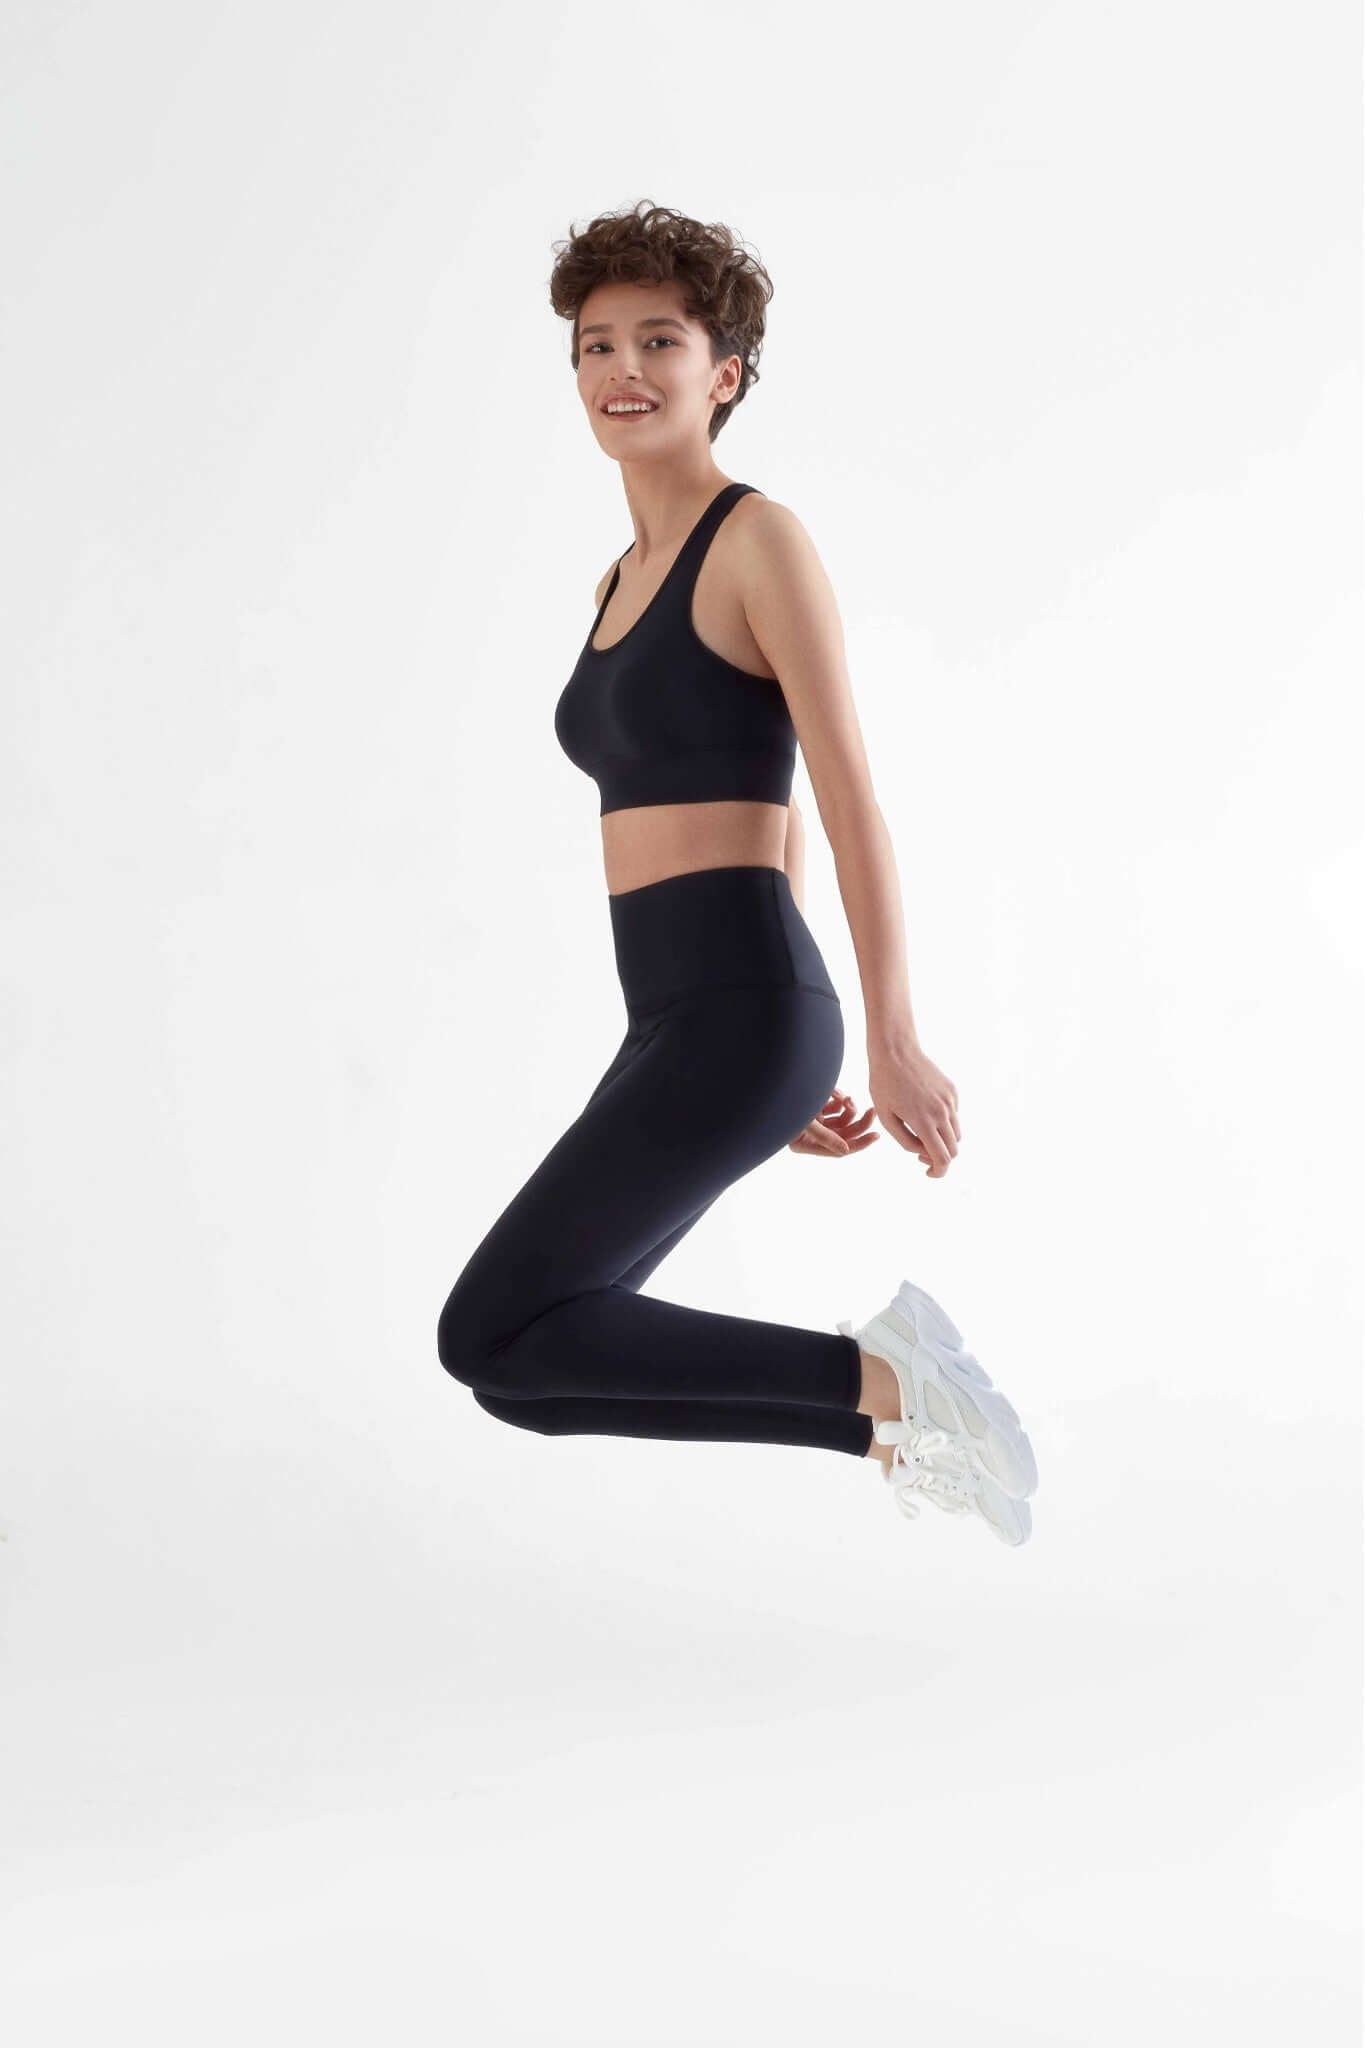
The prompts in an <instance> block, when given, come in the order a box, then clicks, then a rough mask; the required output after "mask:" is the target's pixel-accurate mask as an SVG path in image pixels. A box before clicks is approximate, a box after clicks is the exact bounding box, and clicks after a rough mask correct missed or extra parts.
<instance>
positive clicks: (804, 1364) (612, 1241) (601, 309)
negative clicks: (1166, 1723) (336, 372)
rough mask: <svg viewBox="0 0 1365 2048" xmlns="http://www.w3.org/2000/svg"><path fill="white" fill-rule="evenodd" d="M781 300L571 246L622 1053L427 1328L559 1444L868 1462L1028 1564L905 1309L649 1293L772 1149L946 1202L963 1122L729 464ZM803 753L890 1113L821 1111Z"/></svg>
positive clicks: (818, 673) (967, 1385) (822, 626)
mask: <svg viewBox="0 0 1365 2048" xmlns="http://www.w3.org/2000/svg"><path fill="white" fill-rule="evenodd" d="M771 296H772V286H771V281H770V280H769V278H768V276H767V273H766V272H765V271H764V270H763V269H762V268H761V267H760V266H759V265H758V264H757V263H756V262H755V261H754V260H753V259H752V258H751V257H750V256H749V255H748V254H747V253H746V252H745V251H744V250H743V249H742V248H741V247H740V246H739V245H738V244H737V243H736V242H735V241H734V239H733V238H732V237H731V236H730V235H729V234H728V233H727V231H726V230H725V229H723V228H720V227H714V226H703V225H701V224H700V223H699V222H697V221H693V220H690V219H687V218H686V217H685V216H683V215H681V214H678V213H675V212H673V211H671V210H669V209H667V208H662V207H655V206H653V205H651V204H649V203H648V202H641V205H640V206H639V207H638V208H636V209H634V210H632V211H628V212H625V213H623V214H621V215H604V216H601V217H599V218H598V219H596V220H594V221H592V222H591V223H590V225H589V226H588V227H587V228H586V229H584V230H583V231H582V232H581V233H579V234H575V235H572V236H571V238H570V240H569V241H568V242H567V243H563V244H560V245H558V260H557V262H556V265H555V269H554V273H553V276H552V278H551V303H552V304H553V306H554V308H555V311H556V312H558V313H559V314H561V315H562V316H563V317H565V318H567V319H570V320H572V322H573V349H572V361H573V365H574V368H575V370H576V372H577V376H578V395H579V398H580V400H581V401H582V404H583V407H584V409H585V411H586V413H587V417H588V421H589V424H590V425H591V427H592V430H593V433H594V434H595V435H596V437H597V440H598V442H599V444H600V446H601V447H602V448H603V450H604V451H605V452H606V454H608V455H609V456H610V457H611V459H612V460H613V461H615V462H617V463H619V464H620V467H621V476H622V481H623V483H624V485H625V492H626V501H627V503H628V505H629V507H630V512H631V518H632V522H633V524H634V528H635V539H634V541H633V542H632V543H631V545H630V547H628V548H627V549H626V551H625V553H624V554H623V555H622V556H620V557H619V558H618V560H617V561H616V562H615V563H614V564H613V566H612V568H611V570H610V571H609V572H608V573H607V575H605V576H604V577H603V578H602V581H601V583H599V584H598V586H597V591H596V603H597V613H596V617H595V618H594V620H593V624H592V627H591V630H590V631H589V633H588V637H587V640H586V642H585V643H584V646H583V649H582V651H581V653H580V655H579V657H578V662H577V665H576V666H575V668H574V671H573V674H572V676H571V677H570V679H569V681H568V683H567V684H566V686H565V688H564V690H563V692H562V694H561V696H560V698H559V701H558V704H557V705H556V708H555V721H554V722H555V731H556V734H557V736H558V738H559V741H560V744H561V746H562V747H563V748H564V751H565V752H566V753H567V754H568V756H569V758H570V759H571V760H572V761H573V762H574V763H575V764H576V765H577V766H578V767H580V768H582V769H583V770H584V771H585V772H586V773H588V774H589V775H591V776H592V777H593V778H594V779H595V781H596V782H597V785H598V789H599V793H600V797H601V806H600V815H601V832H602V852H603V863H604V868H605V875H606V887H607V901H608V907H609V914H610V918H611V927H612V937H613V943H614V948H615V956H616V965H617V970H618V973H619V975H620V979H621V987H622V993H623V995H624V997H625V1002H626V1015H627V1030H626V1035H625V1037H624V1039H623V1040H622V1042H621V1045H620V1047H619V1048H618V1050H617V1052H616V1056H615V1058H614V1059H613V1060H612V1061H611V1064H610V1065H609V1066H608V1067H607V1069H606V1072H605V1073H604V1074H603V1075H602V1078H601V1080H600V1081H599V1082H598V1084H597V1086H596V1088H595V1089H594V1090H593V1092H592V1094H591V1096H590V1097H589V1098H588V1101H587V1102H586V1103H585V1105H584V1107H583V1109H582V1111H581V1113H580V1114H579V1116H578V1117H577V1118H576V1120H575V1121H574V1122H573V1123H572V1124H571V1125H570V1127H569V1129H568V1130H567V1131H565V1132H564V1134H563V1136H562V1137H561V1138H560V1139H559V1140H558V1142H557V1143H556V1144H555V1145H554V1146H553V1147H552V1149H551V1151H550V1152H549V1154H548V1155H547V1157H546V1158H545V1159H544V1160H543V1161H542V1163H541V1164H540V1166H539V1167H537V1169H536V1171H535V1172H534V1173H533V1174H532V1176H531V1178H530V1180H529V1181H527V1183H526V1185H525V1186H524V1187H523V1188H522V1189H521V1190H520V1192H519V1193H518V1194H517V1195H516V1196H514V1198H513V1199H512V1201H511V1202H510V1203H509V1204H508V1206H507V1207H506V1209H504V1211H503V1213H502V1215H501V1216H500V1217H499V1218H498V1220H497V1222H496V1223H495V1224H494V1225H493V1227H492V1229H491V1230H490V1231H489V1233H488V1235H487V1236H486V1237H485V1239H484V1240H483V1242H482V1244H480V1245H479V1247H478V1248H477V1250H476V1251H475V1252H474V1254H473V1256H472V1257H471V1258H470V1260H469V1261H468V1263H467V1265H466V1266H465V1268H464V1270H463V1272H462V1273H461V1274H460V1276H459V1278H458V1280H457V1281H456V1282H455V1285H454V1287H453V1288H452V1290H451V1292H450V1295H449V1297H448V1299H447V1301H446V1303H445V1306H444V1308H443V1310H442V1312H441V1316H440V1320H439V1324H438V1330H437V1349H438V1353H439V1356H440V1359H441V1362H442V1364H443V1365H444V1366H445V1368H446V1370H447V1371H448V1372H449V1373H451V1374H452V1375H453V1376H454V1377H455V1378H456V1379H458V1380H461V1381H462V1382H464V1383H465V1384H466V1385H467V1386H469V1387H470V1388H471V1389H472V1390H473V1393H474V1397H475V1399H476V1400H477V1401H478V1403H479V1405H480V1406H481V1407H482V1408H484V1409H486V1410H487V1412H488V1413H489V1414H490V1415H494V1416H497V1417H498V1418H499V1419H500V1420H502V1421H504V1422H511V1423H515V1424H517V1425H518V1426H519V1427H521V1428H523V1429H534V1430H537V1431H539V1432H541V1433H542V1434H545V1435H560V1434H564V1433H573V1432H590V1433H593V1434H600V1435H610V1436H646V1437H668V1438H675V1439H678V1438H685V1439H689V1440H697V1441H719V1442H739V1441H743V1442H759V1443H780V1444H806V1445H820V1446H822V1447H824V1448H826V1449H829V1450H833V1451H844V1452H849V1453H852V1454H853V1455H854V1456H856V1457H870V1458H873V1459H876V1460H878V1461H879V1462H880V1463H881V1465H882V1468H883V1470H884V1473H885V1476H886V1478H887V1479H888V1481H890V1482H891V1484H892V1486H893V1490H894V1495H895V1498H896V1500H897V1502H898V1504H899V1505H900V1506H901V1508H902V1509H903V1510H904V1512H905V1513H907V1514H908V1515H911V1516H913V1515H914V1514H915V1513H916V1502H917V1501H919V1500H929V1501H932V1502H933V1504H934V1505H935V1506H938V1507H941V1508H943V1509H945V1510H946V1511H948V1512H952V1513H967V1512H975V1513H977V1514H979V1515H980V1516H981V1517H982V1519H983V1520H985V1521H986V1522H987V1523H988V1524H989V1525H990V1527H991V1528H992V1529H994V1531H995V1533H996V1534H997V1535H998V1536H1000V1537H1002V1538H1003V1540H1004V1541H1005V1542H1007V1543H1010V1544H1019V1543H1022V1542H1024V1541H1025V1540H1026V1539H1027V1537H1028V1534H1029V1529H1030V1511H1029V1506H1028V1502H1027V1500H1026V1498H1025V1497H1024V1496H1025V1495H1027V1494H1028V1493H1030V1492H1032V1490H1033V1488H1034V1486H1035V1484H1036V1480H1037V1472H1036V1466H1035V1464H1034V1460H1033V1454H1032V1450H1031V1448H1030V1446H1029V1442H1028V1438H1027V1437H1026V1436H1025V1434H1024V1432H1023V1429H1022V1428H1021V1426H1020V1423H1019V1418H1018V1416H1017V1415H1016V1414H1015V1412H1014V1409H1013V1408H1012V1407H1011V1406H1010V1404H1009V1402H1008V1401H1006V1400H1005V1398H1004V1396H1003V1395H1002V1394H1000V1393H999V1391H998V1390H997V1389H996V1388H995V1387H994V1386H993V1385H992V1383H991V1381H990V1379H989V1377H988V1376H987V1375H986V1373H985V1372H984V1371H983V1370H982V1368H981V1367H980V1365H978V1364H977V1362H976V1360H975V1359H974V1358H972V1357H971V1355H970V1354H969V1353H967V1352H966V1351H965V1350H964V1349H963V1346H962V1339H961V1337H960V1336H959V1334H958V1332H957V1330H956V1329H955V1328H954V1326H953V1324H952V1323H951V1322H950V1321H949V1320H948V1318H947V1316H946V1315H945V1314H944V1313H943V1311H942V1310H941V1309H940V1308H939V1307H938V1305H937V1304H936V1303H935V1302H934V1301H932V1300H931V1299H930V1297H929V1296H928V1295H926V1294H925V1293H923V1292H922V1291H921V1290H920V1289H918V1288H916V1287H913V1286H912V1285H911V1284H910V1283H909V1282H905V1283H904V1284H903V1285H902V1286H901V1288H900V1289H899V1291H898V1293H897V1295H896V1298H895V1299H894V1301H892V1302H891V1303H890V1304H889V1305H888V1307H887V1308H886V1309H885V1310H884V1311H883V1312H882V1313H881V1314H880V1315H878V1316H876V1317H874V1318H873V1319H872V1321H871V1322H869V1323H867V1324H865V1325H864V1326H863V1328H862V1329H860V1330H859V1331H858V1332H857V1334H856V1336H855V1334H854V1333H853V1331H852V1328H851V1326H850V1325H849V1324H848V1323H847V1322H845V1323H840V1324H839V1326H838V1331H837V1334H836V1333H835V1332H825V1331H819V1330H807V1329H799V1328H795V1327H792V1326H790V1325H786V1324H780V1323H769V1322H761V1321H755V1320H753V1319H750V1318H746V1317H739V1316H729V1315H721V1314H716V1313H712V1312H711V1311H709V1310H704V1309H693V1308H685V1307H682V1306H680V1305H679V1304H677V1303H674V1302H669V1301H661V1300H655V1299H652V1298H649V1297H646V1296H644V1295H642V1294H641V1293H640V1291H639V1290H640V1287H641V1285H642V1283H643V1282H644V1281H645V1280H646V1279H648V1277H649V1275H650V1274H651V1273H652V1272H653V1271H654V1268H655V1267H656V1266H657V1265H658V1264H659V1262H660V1260H661V1259H663V1258H665V1257H666V1256H667V1254H668V1252H669V1251H670V1250H671V1249H672V1247H673V1246H674V1245H675V1244H677V1243H678V1241H679V1239H680V1238H681V1237H682V1236H683V1234H684V1233H685V1232H686V1231H688V1230H690V1229H691V1227H692V1225H693V1224H694V1223H695V1222H696V1221H697V1220H698V1218H699V1217H701V1216H703V1215H704V1214H705V1213H706V1210H707V1209H708V1208H709V1207H710V1205H711V1203H712V1202H713V1201H714V1200H715V1199H716V1197H717V1195H719V1194H720V1193H721V1192H722V1190H723V1189H725V1188H727V1187H730V1186H732V1185H733V1184H734V1183H735V1181H737V1180H738V1179H739V1178H740V1177H741V1176H742V1175H744V1174H746V1173H749V1172H751V1171H752V1170H753V1169H754V1168H755V1167H756V1166H758V1165H759V1164H760V1163H761V1162H762V1161H763V1160H765V1159H767V1158H770V1157H771V1156H772V1155H773V1154H774V1153H775V1152H776V1151H778V1150H779V1149H781V1148H782V1147H784V1146H785V1147H787V1148H789V1149H790V1150H792V1151H794V1152H798V1153H801V1154H803V1155H805V1156H809V1157H817V1158H819V1157H827V1156H830V1155H832V1154H833V1155H838V1156H841V1157H842V1156H845V1155H847V1154H848V1153H850V1152H856V1151H860V1150H862V1149H863V1148H864V1147H865V1146H866V1145H868V1144H869V1143H871V1142H872V1140H873V1139H875V1138H876V1136H877V1135H878V1134H877V1133H876V1132H875V1131H873V1130H870V1129H869V1128H868V1125H869V1123H870V1119H871V1117H872V1113H873V1110H874V1109H875V1111H876V1114H877V1116H878V1117H879V1119H880V1120H881V1123H882V1125H883V1126H884V1128H885V1129H887V1130H889V1131H890V1132H891V1134H892V1136H893V1137H894V1138H895V1139H896V1140H897V1142H898V1143H899V1144H900V1145H902V1146H903V1147H904V1148H905V1150H906V1151H909V1152H913V1153H915V1154H916V1155H917V1156H918V1157H919V1158H920V1159H921V1160H922V1161H923V1162H924V1164H925V1168H926V1171H927V1173H928V1175H929V1177H930V1178H931V1179H933V1178H941V1177H942V1176H943V1174H945V1173H946V1172H947V1169H948V1165H949V1163H950V1161H951V1160H952V1159H953V1158H954V1157H955V1156H956V1153H957V1148H958V1140H959V1139H960V1137H961V1127H960V1125H959V1123H958V1117H957V1090H956V1089H955V1088H954V1086H953V1084H952V1082H951V1081H949V1080H948V1079H947V1077H946V1076H945V1075H944V1074H942V1073H941V1072H940V1071H939V1069H938V1068H937V1067H936V1066H935V1065H934V1063H933V1061H932V1060H930V1059H929V1058H928V1056H927V1055H926V1054H925V1053H924V1052H923V1050H922V1049H921V1047H920V1044H919V1040H918V1037H917V1034H916V1030H915V1025H914V1020H913V1017H912V1014H911V1008H910V994H909V989H908V986H907V981H906V967H905V951H904V943H903V931H902V914H901V904H900V895H899V888H898V884H897V879H896V870H895V864H894V859H893V855H892V849H891V844H890V838H889V835H888V833H887V830H886V826H885V823H884V821H883V819H882V816H881V812H880V810H879V809H878V806H877V802H876V799H875V797H874V795H873V792H872V785H871V781H870V778H869V774H868V768H867V763H866V758H865V756H864V752H863V746H862V739H861V735H860V733H859V729H858V722H857V717H856V714H855V712H854V708H853V701H852V695H851V691H850V686H849V681H848V676H847V671H846V668H845V663H844V653H843V644H842V633H841V629H840V624H839V617H838V612H837V609H836V606H835V602H834V597H833V594H832V592H831V590H830V587H829V583H828V581H827V579H826V577H825V574H824V571H823V568H822V567H821V564H820V562H819V559H818V557H817V556H816V553H815V550H814V548H813V547H812V545H811V542H810V540H809V538H808V537H807V535H806V533H805V530H804V528H803V527H802V526H801V524H800V522H799V521H798V520H797V519H796V518H795V517H794V515H793V514H792V513H791V512H789V511H788V510H787V509H786V508H785V507H784V506H782V505H779V504H776V503H774V502H773V501H772V500H771V499H769V498H767V497H765V496H764V494H763V493H762V492H760V491H758V490H756V489H755V488H754V487H753V486H751V485H748V484H743V483H738V482H735V481H734V480H732V479H730V478H727V477H726V476H725V474H724V472H723V471H721V470H720V469H718V468H717V466H716V463H715V461H714V459H713V457H712V454H711V447H712V444H713V443H714V441H715V439H716V437H717V435H718V434H719V433H720V430H721V428H722V426H723V425H724V424H725V422H726V420H727V419H728V418H729V416H730V414H731V413H732V411H733V410H734V408H735V406H736V405H737V404H739V402H740V400H741V399H742V398H743V396H744V394H745V392H746V390H747V389H748V387H749V386H750V384H752V383H753V382H755V381H756V379H757V376H758V371H757V360H758V353H759V345H760V343H761V340H762V336H763V327H764V308H765V306H766V304H767V301H768V300H769V299H770V298H771ZM798 738H799V740H800V744H801V749H802V754H803V757H804V759H805V762H806V765H807V768H808V770H809V773H810V779H811V783H812V786H813V788H814V790H815V796H816V802H817V804H818V806H819V810H820V819H821V823H822V824H823V825H824V827H825V829H826V831H827V832H828V834H829V838H830V842H831V844H832V847H833V850H834V856H835V861H836V865H837V870H838V877H839V886H840V891H841V894H842V897H843V901H844V905H845V907H846V910H847V912H848V917H849V923H850V927H851V931H852V936H853V942H854V947H855V950H856V953H857V958H858V965H859V972H860V975H861V978H862V983H863V993H864V999H865V1007H866V1017H867V1030H868V1054H869V1086H870V1093H871V1096H872V1109H869V1110H867V1111H866V1112H865V1113H864V1114H863V1115H862V1116H858V1115H857V1114H856V1111H855V1105H854V1104H853V1103H852V1101H851V1100H850V1098H849V1097H848V1096H847V1095H845V1094H843V1093H841V1092H840V1091H839V1090H838V1089H837V1088H836V1087H835V1085H834V1084H835V1082H836V1080H837V1079H838V1075H839V1067H840V1062H841V1060H842V1058H843V1050H844V1030H843V1013H842V1010H841V1008H840V1004H839V998H838V995H837V993H836V991H835V989H834V987H833V985H832V984H831V982H830V978H829V975H828V973H827V971H826V968H825V963H824V960H823V959H822V957H821V954H820V951H819V948H818V947H817V945H816V943H815V940H814V938H813V936H812V934H811V932H810V929H809V927H808V926H807V924H806V922H805V919H804V916H803V914H802V910H801V899H800V876H801V844H802V829H801V823H800V819H799V816H798V814H797V810H796V806H795V805H794V804H793V803H791V802H790V796H791V783H792V770H793V765H794V760H795V751H796V743H797V739H798Z"/></svg>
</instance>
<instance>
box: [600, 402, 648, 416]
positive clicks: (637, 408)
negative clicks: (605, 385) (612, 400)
mask: <svg viewBox="0 0 1365 2048" xmlns="http://www.w3.org/2000/svg"><path fill="white" fill-rule="evenodd" d="M657 410H658V408H657V406H653V405H609V406H608V407H607V414H608V416H609V417H610V416H612V415H614V414H616V413H618V412H656V411H657Z"/></svg>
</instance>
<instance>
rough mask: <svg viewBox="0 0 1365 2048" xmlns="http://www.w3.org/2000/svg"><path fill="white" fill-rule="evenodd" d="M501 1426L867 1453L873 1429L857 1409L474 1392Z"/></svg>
mask: <svg viewBox="0 0 1365 2048" xmlns="http://www.w3.org/2000/svg"><path fill="white" fill-rule="evenodd" d="M473 1394H474V1399H475V1400H476V1401H477V1402H478V1404H479V1406H480V1407H481V1408H482V1409H484V1410H485V1411H486V1412H487V1413H488V1414H489V1415H494V1416H496V1417H497V1419H498V1420H499V1422H510V1423H512V1424H513V1426H514V1427H516V1428H518V1429H531V1430H535V1431H536V1433H537V1434H538V1435H540V1436H629V1437H654V1438H658V1439H662V1440H663V1441H665V1442H669V1443H735V1444H739V1443H745V1444H751V1443H763V1444H795V1445H804V1446H807V1447H809V1448H810V1449H812V1450H826V1451H844V1452H846V1453H849V1454H850V1455H852V1456H853V1457H855V1458H862V1457H865V1456H866V1455H867V1445H868V1439H869V1437H870V1436H871V1434H872V1425H871V1423H870V1422H869V1421H868V1418H867V1417H866V1415H860V1414H859V1413H858V1412H857V1410H856V1409H853V1408H822V1407H820V1406H818V1405H817V1404H816V1403H814V1402H809V1401H792V1402H780V1401H710V1400H706V1401H674V1400H665V1401H653V1400H638V1401H637V1400H621V1399H617V1398H613V1397H611V1396H587V1395H547V1396H536V1395H529V1396H520V1397H519V1396H516V1395H512V1394H502V1393H495V1392H492V1391H490V1390H488V1389H486V1388H479V1387H476V1388H474V1389H473Z"/></svg>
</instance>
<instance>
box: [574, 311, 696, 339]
mask: <svg viewBox="0 0 1365 2048" xmlns="http://www.w3.org/2000/svg"><path fill="white" fill-rule="evenodd" d="M635 325H636V326H637V327H676V328H677V329H678V332H679V333H680V334H686V332H687V329H686V328H685V327H684V326H683V324H682V321H681V320H673V319H670V318H669V316H668V315H667V314H666V313H655V314H654V315H653V316H652V317H651V318H650V319H648V320H637V321H636V323H635ZM578 331H579V333H580V334H610V333H611V331H612V328H611V322H610V320H594V321H593V323H592V326H591V327H580V328H579V330H578Z"/></svg>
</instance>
